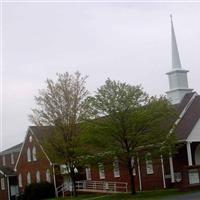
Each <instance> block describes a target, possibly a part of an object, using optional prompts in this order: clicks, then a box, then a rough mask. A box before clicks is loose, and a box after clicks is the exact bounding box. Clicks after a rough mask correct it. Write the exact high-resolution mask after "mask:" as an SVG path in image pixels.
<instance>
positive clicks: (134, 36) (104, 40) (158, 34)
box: [1, 1, 200, 149]
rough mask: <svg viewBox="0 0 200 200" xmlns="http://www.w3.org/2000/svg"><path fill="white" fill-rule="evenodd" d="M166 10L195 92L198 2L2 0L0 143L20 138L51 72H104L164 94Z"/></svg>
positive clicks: (95, 81)
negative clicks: (1, 138)
mask: <svg viewBox="0 0 200 200" xmlns="http://www.w3.org/2000/svg"><path fill="white" fill-rule="evenodd" d="M170 13H172V14H173V19H174V26H175V32H176V37H177V42H178V47H179V52H180V58H181V62H182V65H183V68H185V69H188V70H190V73H189V74H188V80H189V86H190V88H193V89H195V90H196V91H197V92H200V84H199V77H200V54H199V52H200V26H199V23H200V3H150V2H149V3H114V2H113V3H108V2H107V3H98V2H96V3H94V2H93V3H86V2H85V3H84V2H82V3H80V2H79V3H69V2H68V3H58V2H57V3H45V2H43V3H38V2H37V3H36V2H35V3H33V2H32V3H30V2H29V3H19V2H16V3H12V2H9V1H7V3H5V2H4V3H3V30H2V31H3V32H2V33H3V66H2V67H3V68H2V70H3V74H2V76H3V93H2V97H3V98H2V100H3V102H2V105H3V114H2V116H3V119H2V120H3V121H2V124H3V127H1V130H2V131H3V133H2V134H3V141H1V144H2V147H1V148H2V149H6V148H8V147H11V146H12V145H15V144H18V143H20V142H22V141H23V140H24V137H25V134H26V131H27V128H28V126H29V125H31V124H30V122H29V121H28V117H27V116H28V114H30V112H31V108H33V107H34V106H35V104H34V96H35V95H37V94H38V89H42V88H44V87H45V83H44V82H45V80H46V78H47V77H48V78H52V79H55V77H56V75H55V74H56V73H57V72H59V73H63V72H65V71H68V72H70V73H74V72H75V71H77V70H78V71H80V72H81V73H82V74H83V75H86V74H87V75H89V78H88V80H87V87H88V89H89V90H90V91H91V92H93V91H95V90H96V88H98V87H99V86H100V85H102V84H103V83H104V81H105V79H106V78H107V77H110V78H111V79H114V80H120V81H125V82H127V83H129V84H132V85H137V84H141V85H142V86H143V88H144V90H145V91H147V92H148V93H149V94H151V95H160V94H165V92H166V91H167V90H168V79H167V76H166V75H165V73H166V72H168V71H170V69H171V54H170V53H171V52H170V50H171V49H170V48H171V47H170V42H171V40H170V17H169V15H170Z"/></svg>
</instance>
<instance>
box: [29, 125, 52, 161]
mask: <svg viewBox="0 0 200 200" xmlns="http://www.w3.org/2000/svg"><path fill="white" fill-rule="evenodd" d="M30 131H31V133H32V135H33V136H34V138H35V140H36V141H37V143H38V144H39V146H40V148H41V149H42V151H43V153H44V155H45V156H46V157H47V160H48V161H49V163H50V165H52V162H51V161H50V159H49V157H48V155H47V153H46V152H45V151H44V149H43V147H42V145H41V144H40V142H39V140H38V139H37V137H36V136H35V134H34V132H33V130H31V128H30Z"/></svg>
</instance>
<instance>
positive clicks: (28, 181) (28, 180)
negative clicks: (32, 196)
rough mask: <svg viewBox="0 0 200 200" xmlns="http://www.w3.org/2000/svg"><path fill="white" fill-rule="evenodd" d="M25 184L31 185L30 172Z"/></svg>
mask: <svg viewBox="0 0 200 200" xmlns="http://www.w3.org/2000/svg"><path fill="white" fill-rule="evenodd" d="M27 184H28V185H29V184H31V173H30V172H28V173H27Z"/></svg>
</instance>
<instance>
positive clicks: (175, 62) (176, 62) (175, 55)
mask: <svg viewBox="0 0 200 200" xmlns="http://www.w3.org/2000/svg"><path fill="white" fill-rule="evenodd" d="M170 18H171V42H172V43H171V45H172V68H173V69H177V68H179V69H180V68H181V61H180V57H179V52H178V47H177V43H176V36H175V32H174V25H173V21H172V15H170Z"/></svg>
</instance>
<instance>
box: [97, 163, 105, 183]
mask: <svg viewBox="0 0 200 200" xmlns="http://www.w3.org/2000/svg"><path fill="white" fill-rule="evenodd" d="M98 165H99V178H100V179H104V178H105V170H104V164H103V163H99V164H98Z"/></svg>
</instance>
